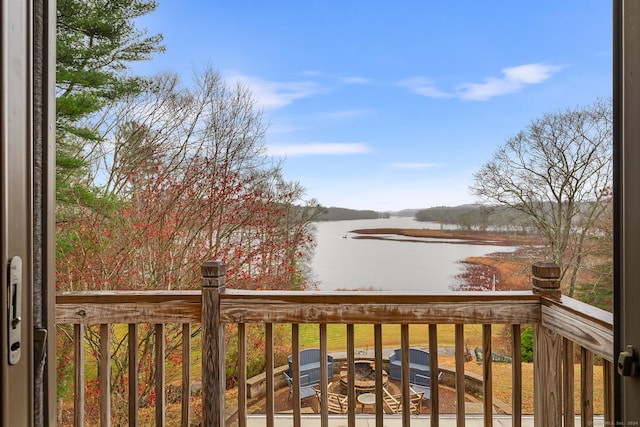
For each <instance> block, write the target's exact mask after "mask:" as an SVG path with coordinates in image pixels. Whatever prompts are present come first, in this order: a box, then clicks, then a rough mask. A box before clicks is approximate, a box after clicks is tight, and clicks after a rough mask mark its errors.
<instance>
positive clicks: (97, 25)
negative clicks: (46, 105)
mask: <svg viewBox="0 0 640 427" xmlns="http://www.w3.org/2000/svg"><path fill="white" fill-rule="evenodd" d="M156 6H157V3H156V2H155V1H141V0H58V2H57V8H58V9H57V45H56V54H57V63H56V110H57V111H56V140H57V141H56V142H57V153H56V166H57V167H56V170H57V172H56V173H57V176H56V181H57V182H56V184H57V198H58V200H59V201H60V202H61V203H65V202H66V203H73V202H76V201H81V202H82V203H90V202H91V200H92V199H93V198H92V197H91V193H92V192H91V191H90V190H89V186H87V185H86V184H87V183H86V182H83V177H84V176H83V171H84V166H85V163H84V160H83V159H84V156H85V154H86V153H84V148H85V143H86V142H87V141H92V140H93V141H95V140H96V139H99V136H98V134H97V133H96V132H95V131H93V130H92V129H91V128H89V127H86V126H84V125H83V121H84V120H85V119H87V118H89V117H90V116H91V115H92V114H94V113H96V112H98V111H100V110H101V109H102V108H104V107H105V106H106V105H108V104H109V103H113V102H116V101H118V100H119V99H122V98H123V97H126V96H130V95H134V94H137V93H139V92H140V91H141V90H143V89H144V87H145V85H146V83H147V82H146V80H145V79H142V78H139V77H135V76H130V75H129V74H128V66H129V63H131V62H132V61H140V60H148V59H150V58H151V55H152V54H153V53H155V52H161V51H163V50H164V47H163V46H162V45H161V42H162V35H160V34H158V35H154V36H147V34H146V31H144V30H140V29H138V28H136V26H135V20H136V19H137V18H139V17H141V16H144V15H146V14H148V13H149V12H152V11H153V10H155V8H156Z"/></svg>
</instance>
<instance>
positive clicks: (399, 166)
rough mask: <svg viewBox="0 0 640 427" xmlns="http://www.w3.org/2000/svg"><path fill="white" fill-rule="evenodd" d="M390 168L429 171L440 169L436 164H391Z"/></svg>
mask: <svg viewBox="0 0 640 427" xmlns="http://www.w3.org/2000/svg"><path fill="white" fill-rule="evenodd" d="M391 167H393V168H396V169H429V168H437V167H440V165H439V164H437V163H411V162H408V163H392V164H391Z"/></svg>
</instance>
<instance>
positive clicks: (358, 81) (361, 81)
mask: <svg viewBox="0 0 640 427" xmlns="http://www.w3.org/2000/svg"><path fill="white" fill-rule="evenodd" d="M340 81H342V83H347V84H358V85H363V84H367V83H370V82H371V81H370V80H369V79H367V78H366V77H356V76H352V77H342V78H341V79H340Z"/></svg>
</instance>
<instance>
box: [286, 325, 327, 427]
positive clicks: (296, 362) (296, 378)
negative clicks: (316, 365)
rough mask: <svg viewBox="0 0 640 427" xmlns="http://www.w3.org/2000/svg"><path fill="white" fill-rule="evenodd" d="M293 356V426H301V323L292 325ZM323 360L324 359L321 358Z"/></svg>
mask: <svg viewBox="0 0 640 427" xmlns="http://www.w3.org/2000/svg"><path fill="white" fill-rule="evenodd" d="M291 356H292V362H293V366H292V369H293V371H292V372H290V373H291V379H292V383H293V427H300V325H298V324H297V323H294V324H292V325H291ZM320 360H322V359H320Z"/></svg>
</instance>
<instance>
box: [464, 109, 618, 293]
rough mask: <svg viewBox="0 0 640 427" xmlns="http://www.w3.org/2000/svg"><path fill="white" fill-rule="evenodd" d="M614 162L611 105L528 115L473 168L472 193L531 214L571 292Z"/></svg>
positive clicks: (603, 204)
mask: <svg viewBox="0 0 640 427" xmlns="http://www.w3.org/2000/svg"><path fill="white" fill-rule="evenodd" d="M612 166H613V165H612V109H611V104H610V102H605V101H601V100H598V101H596V102H595V103H593V104H592V105H590V106H588V107H584V108H576V109H567V110H565V111H561V112H558V113H555V114H545V115H544V116H542V118H540V119H537V120H534V121H532V122H531V124H530V125H529V126H528V127H527V128H526V129H525V130H524V131H522V132H520V133H518V134H517V135H516V136H514V137H512V138H510V139H508V140H507V141H506V142H505V144H504V145H502V146H501V147H500V148H498V150H497V151H496V153H495V154H494V156H493V158H492V159H491V160H490V161H489V162H487V163H486V164H485V165H483V166H482V167H481V168H480V170H479V171H477V172H476V173H475V174H474V179H475V183H474V185H473V186H472V187H471V192H472V193H473V194H474V195H476V196H478V197H479V198H480V199H481V200H483V201H491V202H498V203H500V204H503V205H506V206H510V207H512V208H514V209H517V210H519V211H521V212H523V213H525V214H526V215H528V216H529V217H531V219H532V220H533V223H534V224H535V226H536V227H537V228H538V229H539V231H540V232H541V233H542V235H543V236H544V237H545V238H546V240H547V247H546V251H547V253H546V254H545V255H546V256H548V257H549V258H550V259H551V260H552V261H553V262H556V263H557V264H558V265H559V266H560V269H561V275H562V276H561V277H562V279H563V284H564V286H565V288H566V289H567V293H568V295H569V296H573V293H574V291H575V287H576V281H577V275H578V272H579V271H580V268H581V266H582V263H583V261H584V256H585V254H586V241H587V239H588V237H589V236H590V235H591V233H592V232H593V230H594V226H595V224H596V222H597V221H598V219H599V218H600V216H601V215H602V214H603V212H604V211H605V210H606V206H607V203H606V201H608V199H609V198H610V192H611V185H612Z"/></svg>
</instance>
